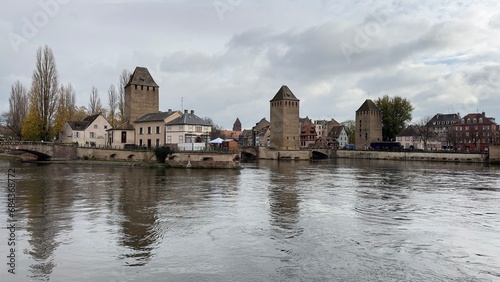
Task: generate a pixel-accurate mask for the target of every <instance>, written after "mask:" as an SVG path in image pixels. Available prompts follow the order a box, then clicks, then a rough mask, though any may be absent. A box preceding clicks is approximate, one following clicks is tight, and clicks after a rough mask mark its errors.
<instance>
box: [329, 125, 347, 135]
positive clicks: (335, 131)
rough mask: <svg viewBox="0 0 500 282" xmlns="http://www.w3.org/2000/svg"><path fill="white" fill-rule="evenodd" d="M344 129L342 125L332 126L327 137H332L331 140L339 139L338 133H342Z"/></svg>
mask: <svg viewBox="0 0 500 282" xmlns="http://www.w3.org/2000/svg"><path fill="white" fill-rule="evenodd" d="M343 129H344V127H343V126H342V125H334V126H332V129H331V130H330V132H328V136H330V137H333V138H339V137H340V133H342V130H343Z"/></svg>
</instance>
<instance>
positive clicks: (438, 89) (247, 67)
mask: <svg viewBox="0 0 500 282" xmlns="http://www.w3.org/2000/svg"><path fill="white" fill-rule="evenodd" d="M44 3H47V4H44ZM0 32H1V33H2V38H3V39H2V40H1V41H0V42H1V45H0V58H1V64H0V95H1V97H0V99H1V101H4V102H3V103H1V108H0V111H2V112H3V111H7V110H8V103H7V101H8V97H9V93H10V87H11V85H12V83H13V82H14V81H16V80H18V79H19V80H20V81H21V82H22V83H23V84H25V85H26V86H27V87H29V86H30V84H31V76H32V73H33V69H34V67H35V55H36V50H37V48H39V47H40V46H43V45H45V44H46V45H48V46H49V47H50V48H52V50H53V52H54V55H55V59H56V63H57V69H58V71H59V80H60V83H64V84H67V83H71V84H72V85H73V87H74V88H75V90H76V93H77V104H78V105H80V106H87V105H88V100H89V95H90V91H91V89H92V86H95V87H97V89H98V90H99V94H100V97H101V100H102V103H103V105H107V90H108V88H109V86H110V84H115V85H117V84H118V80H119V76H120V73H121V72H122V70H123V69H128V70H130V71H133V70H134V68H135V67H136V66H143V67H147V68H148V69H149V71H150V72H151V74H152V76H153V78H154V79H155V81H156V83H157V84H158V85H159V86H160V110H163V111H166V110H168V109H170V108H171V109H178V110H180V109H181V105H183V107H184V109H189V110H191V109H193V110H195V113H196V114H198V115H199V116H201V117H205V116H209V117H211V118H212V119H213V120H214V121H215V123H217V124H219V125H221V126H223V127H225V128H226V129H230V128H231V127H232V124H233V122H234V121H235V119H236V118H237V117H239V118H240V120H241V122H242V124H243V127H244V128H250V127H252V126H253V125H255V123H256V122H258V121H259V120H260V119H261V118H263V117H265V118H267V119H268V120H269V100H270V99H272V98H273V96H274V95H275V93H276V92H277V91H278V89H279V88H280V87H281V85H283V84H285V85H288V87H289V88H290V89H291V90H292V92H293V93H294V94H295V96H297V98H298V99H300V116H301V117H305V116H309V117H310V118H312V119H329V118H335V119H336V120H337V121H339V122H342V121H345V120H348V119H354V118H355V111H356V110H357V109H358V108H359V106H360V105H361V104H362V103H363V102H364V101H365V99H373V100H376V99H377V98H378V97H381V96H383V95H385V94H387V95H389V96H394V95H400V96H402V97H405V98H407V99H409V100H410V101H411V102H412V104H413V105H414V107H415V111H414V112H413V117H414V119H413V122H418V121H419V120H420V119H421V118H422V117H424V116H433V115H434V114H436V113H457V112H458V113H460V114H461V115H462V116H463V115H465V114H467V113H470V112H482V111H484V112H486V114H487V116H491V117H495V118H497V121H499V118H500V107H499V105H500V2H499V1H498V0H491V1H489V0H484V1H473V0H470V1H469V0H464V1H455V0H446V1H445V0H442V1H435V0H432V1H431V0H419V1H416V0H408V1H401V0H392V1H391V0H387V1H368V0H367V1H361V0H360V1H353V0H336V1H333V0H307V1H305V0H303V1H298V0H286V1H285V0H266V1H264V0H216V1H214V0H190V1H187V0H165V1H162V0H156V1H154V0H107V1H97V0H85V1H84V0H81V1H80V0H40V1H38V0H37V1H32V0H20V1H10V2H9V4H8V7H5V5H4V8H2V9H1V10H0ZM181 100H183V104H181Z"/></svg>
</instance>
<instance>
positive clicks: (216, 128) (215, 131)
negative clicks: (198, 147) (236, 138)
mask: <svg viewBox="0 0 500 282" xmlns="http://www.w3.org/2000/svg"><path fill="white" fill-rule="evenodd" d="M203 119H204V120H205V121H206V122H207V123H209V124H210V125H211V126H212V131H211V132H210V139H215V138H217V137H220V138H222V139H225V138H226V136H225V135H224V133H223V132H222V126H220V125H218V124H216V123H215V122H214V121H213V120H212V119H211V118H210V117H204V118H203Z"/></svg>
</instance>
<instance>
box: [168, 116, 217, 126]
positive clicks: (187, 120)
mask: <svg viewBox="0 0 500 282" xmlns="http://www.w3.org/2000/svg"><path fill="white" fill-rule="evenodd" d="M180 124H191V125H204V126H211V124H210V123H209V122H207V121H206V120H204V119H202V118H200V117H199V116H197V115H195V114H193V113H184V114H183V115H182V116H180V117H178V118H176V119H174V120H172V121H169V122H167V125H180Z"/></svg>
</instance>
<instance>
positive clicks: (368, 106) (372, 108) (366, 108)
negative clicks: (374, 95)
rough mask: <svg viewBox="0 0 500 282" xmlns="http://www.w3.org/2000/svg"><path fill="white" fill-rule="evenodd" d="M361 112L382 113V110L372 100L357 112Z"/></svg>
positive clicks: (366, 102) (368, 100)
mask: <svg viewBox="0 0 500 282" xmlns="http://www.w3.org/2000/svg"><path fill="white" fill-rule="evenodd" d="M359 111H380V109H379V108H378V107H377V105H376V104H375V103H374V102H373V101H372V100H370V99H367V100H366V101H365V102H364V103H363V105H361V107H359V109H358V110H357V111H356V112H359Z"/></svg>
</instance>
